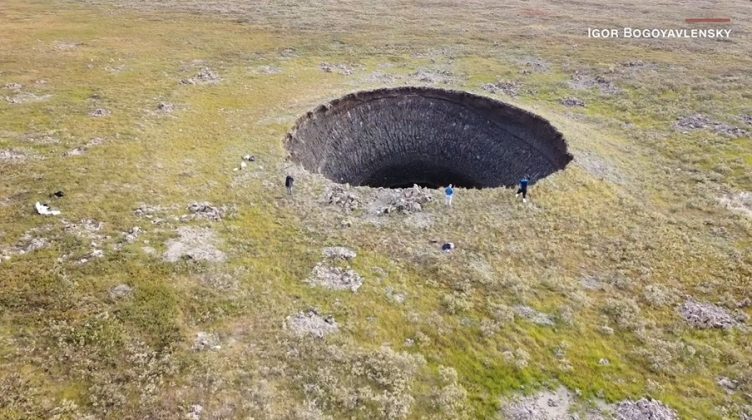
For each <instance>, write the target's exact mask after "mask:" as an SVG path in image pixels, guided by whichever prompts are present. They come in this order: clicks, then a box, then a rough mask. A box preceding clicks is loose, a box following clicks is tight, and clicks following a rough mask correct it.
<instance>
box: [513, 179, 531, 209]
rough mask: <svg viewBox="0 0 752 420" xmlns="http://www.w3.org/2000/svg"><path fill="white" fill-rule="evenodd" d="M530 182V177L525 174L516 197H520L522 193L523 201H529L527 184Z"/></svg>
mask: <svg viewBox="0 0 752 420" xmlns="http://www.w3.org/2000/svg"><path fill="white" fill-rule="evenodd" d="M529 183H530V177H529V176H527V175H525V177H524V178H522V179H521V180H520V188H519V189H518V190H517V194H516V195H515V197H519V196H520V194H522V202H523V203H527V185H528V184H529Z"/></svg>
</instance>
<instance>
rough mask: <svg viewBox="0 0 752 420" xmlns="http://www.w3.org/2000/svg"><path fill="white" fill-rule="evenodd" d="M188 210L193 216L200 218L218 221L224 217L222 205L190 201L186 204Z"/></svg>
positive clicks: (224, 210) (224, 212)
mask: <svg viewBox="0 0 752 420" xmlns="http://www.w3.org/2000/svg"><path fill="white" fill-rule="evenodd" d="M188 211H189V212H191V214H192V215H193V217H194V218H201V219H206V220H211V221H214V222H218V221H220V220H222V219H223V218H224V217H225V214H226V209H225V208H224V207H222V208H220V207H215V206H213V205H212V204H211V203H208V202H201V203H191V204H190V205H188Z"/></svg>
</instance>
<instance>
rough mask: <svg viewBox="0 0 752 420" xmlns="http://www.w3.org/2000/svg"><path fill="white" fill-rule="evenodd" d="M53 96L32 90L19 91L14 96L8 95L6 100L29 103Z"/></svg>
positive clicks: (11, 102) (14, 102)
mask: <svg viewBox="0 0 752 420" xmlns="http://www.w3.org/2000/svg"><path fill="white" fill-rule="evenodd" d="M50 98H52V95H37V94H34V93H31V92H19V93H17V94H16V95H13V96H6V97H5V100H6V101H7V102H8V103H10V104H28V103H33V102H43V101H47V100H49V99H50Z"/></svg>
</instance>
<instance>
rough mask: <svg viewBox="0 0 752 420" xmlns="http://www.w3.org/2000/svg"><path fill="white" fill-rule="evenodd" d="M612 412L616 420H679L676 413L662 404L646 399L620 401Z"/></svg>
mask: <svg viewBox="0 0 752 420" xmlns="http://www.w3.org/2000/svg"><path fill="white" fill-rule="evenodd" d="M614 411H615V415H616V418H617V420H646V419H650V420H677V419H678V418H679V416H678V414H676V411H674V410H672V409H671V408H669V407H667V406H666V405H664V404H663V403H662V402H660V401H657V400H652V399H647V398H642V399H640V400H637V401H631V400H627V401H622V402H620V403H618V404H616V407H615V410H614Z"/></svg>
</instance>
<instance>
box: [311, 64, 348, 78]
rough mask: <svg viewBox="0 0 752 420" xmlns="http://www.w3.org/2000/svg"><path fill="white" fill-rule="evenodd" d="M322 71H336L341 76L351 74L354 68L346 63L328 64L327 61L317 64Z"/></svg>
mask: <svg viewBox="0 0 752 420" xmlns="http://www.w3.org/2000/svg"><path fill="white" fill-rule="evenodd" d="M319 67H320V68H321V70H322V71H324V72H326V73H336V74H341V75H343V76H350V75H351V74H353V71H354V69H353V68H352V66H348V65H347V64H329V63H321V65H320V66H319Z"/></svg>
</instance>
